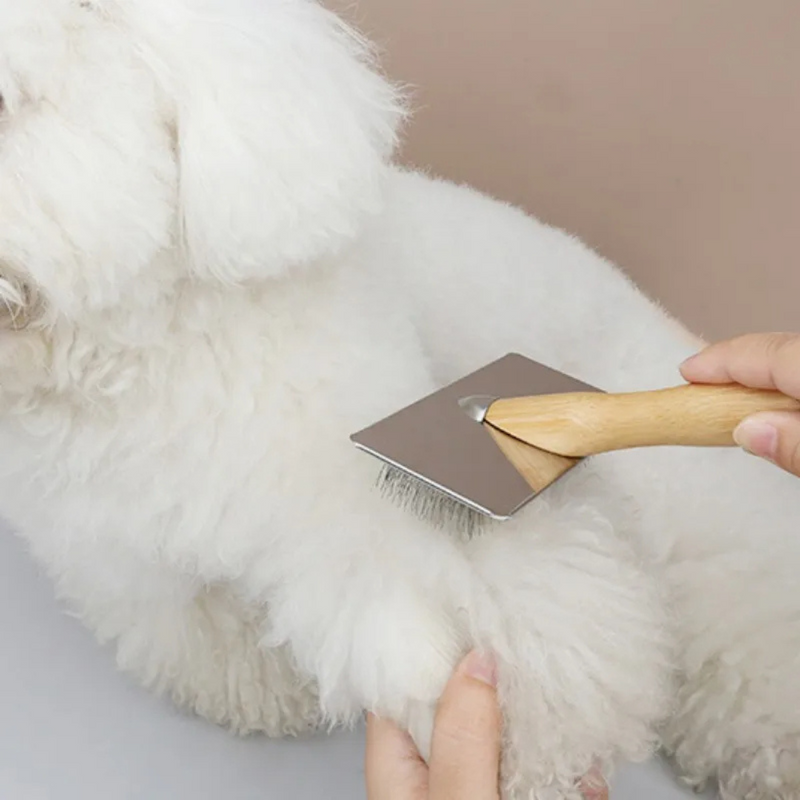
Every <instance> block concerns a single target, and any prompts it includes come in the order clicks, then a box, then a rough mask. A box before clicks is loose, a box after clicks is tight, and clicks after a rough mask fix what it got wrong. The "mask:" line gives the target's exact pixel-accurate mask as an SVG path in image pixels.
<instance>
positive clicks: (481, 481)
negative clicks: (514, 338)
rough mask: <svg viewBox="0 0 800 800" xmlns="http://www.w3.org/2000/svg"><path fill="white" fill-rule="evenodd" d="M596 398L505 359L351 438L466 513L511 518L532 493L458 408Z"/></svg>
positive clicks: (568, 381)
mask: <svg viewBox="0 0 800 800" xmlns="http://www.w3.org/2000/svg"><path fill="white" fill-rule="evenodd" d="M587 391H598V390H597V389H595V387H593V386H588V385H587V384H585V383H582V382H581V381H577V380H575V379H574V378H570V377H569V376H568V375H564V374H563V373H561V372H556V371H555V370H552V369H550V368H548V367H545V366H543V365H542V364H539V363H537V362H535V361H531V360H530V359H529V358H525V356H521V355H519V354H517V353H509V354H508V355H506V356H504V357H503V358H500V359H498V360H497V361H494V362H493V363H491V364H489V365H488V366H485V367H483V368H482V369H479V370H478V371H477V372H473V373H472V374H471V375H467V376H466V377H465V378H461V379H460V380H458V381H456V382H455V383H452V384H450V386H447V387H445V388H444V389H441V390H440V391H438V392H434V393H433V394H431V395H429V396H428V397H426V398H424V399H422V400H419V401H418V402H416V403H414V404H413V405H410V406H407V407H406V408H404V409H402V410H401V411H398V412H397V413H395V414H392V415H391V416H390V417H387V418H386V419H384V420H381V421H380V422H378V423H376V424H375V425H372V426H370V427H369V428H366V429H364V430H363V431H360V432H359V433H356V434H354V435H353V436H351V437H350V438H351V440H352V441H353V443H354V444H355V445H356V446H357V447H358V448H360V449H361V450H364V451H366V452H367V453H370V454H371V455H373V456H376V457H377V458H379V459H381V460H382V461H384V462H385V463H386V464H388V465H390V466H392V467H395V468H397V469H399V470H402V471H403V472H405V473H407V474H410V475H412V476H413V477H414V478H416V479H418V480H420V481H423V482H424V483H426V484H428V485H430V486H431V487H433V488H434V489H437V490H438V491H440V492H443V493H444V494H445V495H448V496H449V497H451V498H453V499H454V500H457V501H458V502H460V503H463V504H464V505H466V506H467V507H469V508H472V509H473V510H475V511H478V512H480V513H482V514H485V515H487V516H489V517H493V518H494V519H498V520H505V519H509V518H510V517H511V516H512V515H513V514H514V513H515V512H517V511H518V510H519V509H520V508H521V507H522V506H524V505H525V504H526V503H528V502H530V501H531V500H532V499H533V498H534V496H535V494H536V493H535V492H534V491H533V490H532V489H531V488H530V486H529V485H528V484H527V483H526V481H525V480H524V478H522V476H521V475H520V474H519V473H518V472H517V470H516V469H515V468H514V467H513V466H512V465H511V464H510V463H509V461H508V460H507V459H506V457H505V456H504V455H503V453H502V452H501V451H500V449H499V448H498V447H497V445H496V444H495V442H494V440H493V439H492V437H491V436H490V435H489V434H488V433H487V432H486V431H485V430H484V428H483V426H482V425H480V424H479V423H478V422H476V421H475V420H474V419H472V418H470V417H469V416H468V414H467V413H466V412H465V411H464V410H463V409H462V408H461V406H460V405H459V401H460V400H461V399H463V398H465V397H469V396H470V395H489V396H491V397H522V396H526V395H541V394H556V393H561V392H587Z"/></svg>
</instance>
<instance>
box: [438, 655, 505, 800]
mask: <svg viewBox="0 0 800 800" xmlns="http://www.w3.org/2000/svg"><path fill="white" fill-rule="evenodd" d="M496 675H497V667H496V665H495V662H494V659H493V658H492V657H490V656H485V655H481V654H479V653H477V652H473V653H471V654H470V655H469V656H467V658H466V659H465V660H464V662H463V663H462V664H461V666H460V667H459V668H458V670H456V673H455V675H454V676H453V678H452V679H451V680H450V682H449V684H448V685H447V687H446V689H445V691H444V694H443V696H442V699H441V703H440V705H439V709H438V712H437V715H436V724H435V726H434V730H433V743H432V746H431V760H430V797H431V800H462V798H470V799H471V800H498V798H499V796H500V793H499V785H498V784H499V769H500V736H501V727H502V725H501V715H500V707H499V705H498V702H497V693H496V691H495V683H496Z"/></svg>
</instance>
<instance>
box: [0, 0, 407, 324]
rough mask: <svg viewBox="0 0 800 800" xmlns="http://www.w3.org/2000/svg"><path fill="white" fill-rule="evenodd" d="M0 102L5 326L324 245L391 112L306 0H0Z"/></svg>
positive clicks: (370, 171)
mask: <svg viewBox="0 0 800 800" xmlns="http://www.w3.org/2000/svg"><path fill="white" fill-rule="evenodd" d="M0 95H1V96H2V100H0V327H5V328H14V327H17V328H20V327H24V326H26V325H29V324H30V323H31V322H34V321H42V323H41V324H45V325H46V324H49V323H50V322H52V321H53V320H55V319H64V320H70V321H72V322H77V321H79V320H80V318H81V315H83V314H86V313H88V312H92V313H94V312H97V311H98V310H99V311H103V310H105V309H109V308H113V307H115V306H117V305H120V304H127V305H130V304H132V303H137V302H138V303H144V304H146V303H149V302H153V301H154V300H155V299H156V298H158V296H159V294H160V293H162V292H163V291H165V289H166V287H170V286H172V285H174V284H175V282H176V281H177V280H180V279H181V278H186V277H191V278H193V279H195V280H211V281H226V282H243V281H251V280H267V279H270V278H273V277H275V276H279V275H282V274H284V273H285V272H286V271H287V270H289V269H291V268H292V267H293V266H294V265H298V264H303V263H307V262H311V261H313V260H314V259H315V258H318V257H320V256H322V255H324V254H326V253H329V252H331V251H333V250H335V249H336V248H337V247H339V246H341V244H342V243H343V242H345V241H346V240H347V239H348V238H350V237H352V236H353V235H354V234H355V233H356V232H357V229H358V227H359V225H360V222H361V220H362V217H363V216H364V214H367V213H369V212H370V211H371V210H372V209H374V208H376V207H377V204H378V202H379V197H380V183H381V178H382V176H383V174H384V172H385V165H386V163H387V161H388V159H389V157H390V155H391V152H392V150H393V146H394V136H395V129H396V125H397V122H398V119H399V116H400V113H401V112H400V107H399V103H398V101H397V97H396V94H395V92H394V91H393V90H392V88H391V87H390V86H389V84H388V83H387V82H386V81H384V80H383V79H382V78H381V77H380V75H379V74H378V73H377V72H376V71H375V70H374V69H373V68H372V63H371V59H370V54H369V52H368V49H367V48H366V47H365V46H364V44H363V43H362V42H361V41H360V40H359V39H358V38H357V37H356V36H354V35H353V34H352V33H351V32H350V31H349V30H347V29H346V28H345V27H344V25H343V24H342V23H341V22H340V21H339V20H338V19H337V18H336V17H335V16H334V15H332V14H331V13H330V12H327V11H325V10H324V9H323V8H322V7H321V6H320V5H319V4H318V3H316V2H314V1H313V0H24V2H3V3H2V4H0ZM165 254H167V255H165ZM178 254H179V255H178ZM180 270H182V271H183V272H184V273H185V274H184V275H178V274H176V271H180ZM0 335H7V334H0Z"/></svg>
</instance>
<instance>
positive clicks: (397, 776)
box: [365, 714, 428, 800]
mask: <svg viewBox="0 0 800 800" xmlns="http://www.w3.org/2000/svg"><path fill="white" fill-rule="evenodd" d="M365 778H366V784H367V797H368V798H369V800H427V799H428V768H427V767H426V766H425V762H424V761H423V760H422V759H421V758H420V755H419V753H418V752H417V748H416V747H414V742H413V741H412V740H411V737H410V736H409V735H408V734H407V733H405V732H404V731H402V730H401V729H400V728H398V727H397V725H395V724H394V723H393V722H391V721H390V720H386V719H379V718H378V717H376V716H374V715H372V714H370V715H369V716H368V717H367V748H366V764H365Z"/></svg>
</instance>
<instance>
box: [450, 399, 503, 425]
mask: <svg viewBox="0 0 800 800" xmlns="http://www.w3.org/2000/svg"><path fill="white" fill-rule="evenodd" d="M495 400H497V398H496V397H490V396H489V395H486V394H473V395H470V396H469V397H462V398H461V399H460V400H459V401H458V404H459V405H460V406H461V409H462V411H464V413H465V414H466V415H467V416H468V417H471V418H472V419H474V420H475V422H481V423H482V422H483V421H484V420H485V419H486V414H487V413H488V412H489V406H491V405H492V403H494V401H495Z"/></svg>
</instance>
